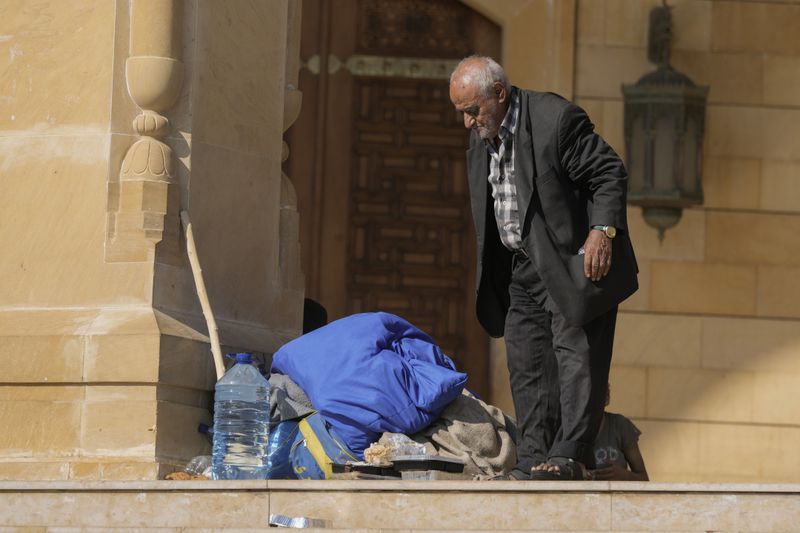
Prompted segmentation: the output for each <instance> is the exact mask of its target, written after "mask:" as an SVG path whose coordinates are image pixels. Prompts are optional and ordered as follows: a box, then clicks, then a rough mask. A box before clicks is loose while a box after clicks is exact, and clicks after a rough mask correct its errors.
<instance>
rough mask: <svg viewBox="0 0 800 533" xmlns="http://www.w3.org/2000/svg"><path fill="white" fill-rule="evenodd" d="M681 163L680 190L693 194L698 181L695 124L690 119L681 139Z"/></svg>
mask: <svg viewBox="0 0 800 533" xmlns="http://www.w3.org/2000/svg"><path fill="white" fill-rule="evenodd" d="M681 144H682V145H683V147H682V154H681V155H682V158H681V159H682V161H681V190H682V191H683V192H686V193H689V194H694V193H696V192H697V184H698V181H699V180H698V179H697V178H696V176H695V172H696V169H697V124H696V123H695V120H694V119H692V118H690V119H689V120H688V121H687V124H686V133H685V135H684V137H683V142H682V143H681Z"/></svg>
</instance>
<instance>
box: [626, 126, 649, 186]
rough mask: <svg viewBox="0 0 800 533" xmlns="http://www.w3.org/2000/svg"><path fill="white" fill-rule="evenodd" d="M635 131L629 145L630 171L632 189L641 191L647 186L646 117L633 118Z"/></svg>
mask: <svg viewBox="0 0 800 533" xmlns="http://www.w3.org/2000/svg"><path fill="white" fill-rule="evenodd" d="M632 129H633V132H632V134H631V138H630V146H629V147H628V166H629V171H630V178H629V179H630V189H631V190H632V191H637V192H638V191H641V190H643V189H645V188H647V184H646V183H645V166H644V164H645V139H646V135H645V131H644V117H642V115H637V117H636V118H635V119H634V120H633V125H632Z"/></svg>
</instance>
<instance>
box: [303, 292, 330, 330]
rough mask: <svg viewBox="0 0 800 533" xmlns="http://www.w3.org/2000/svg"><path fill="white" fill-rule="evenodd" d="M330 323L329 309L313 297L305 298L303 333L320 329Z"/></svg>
mask: <svg viewBox="0 0 800 533" xmlns="http://www.w3.org/2000/svg"><path fill="white" fill-rule="evenodd" d="M327 323H328V311H326V310H325V308H324V307H322V304H321V303H319V302H318V301H316V300H312V299H311V298H306V299H305V300H303V334H304V335H305V334H306V333H308V332H310V331H314V330H315V329H319V328H321V327H322V326H324V325H326V324H327Z"/></svg>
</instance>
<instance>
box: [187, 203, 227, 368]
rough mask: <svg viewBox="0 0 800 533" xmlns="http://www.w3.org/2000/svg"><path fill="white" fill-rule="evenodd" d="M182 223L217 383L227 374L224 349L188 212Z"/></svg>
mask: <svg viewBox="0 0 800 533" xmlns="http://www.w3.org/2000/svg"><path fill="white" fill-rule="evenodd" d="M181 222H182V223H183V231H184V232H185V233H186V253H187V255H188V256H189V264H190V265H191V266H192V275H193V276H194V284H195V286H196V287H197V297H198V298H199V299H200V307H201V308H202V309H203V316H204V317H205V318H206V324H207V326H208V338H209V340H210V342H211V354H212V355H213V356H214V367H215V368H216V370H217V381H219V379H220V378H221V377H222V376H223V374H225V363H224V362H223V360H222V349H221V348H220V345H219V334H218V332H217V322H216V321H215V320H214V313H212V312H211V302H209V301H208V293H206V284H205V283H204V282H203V269H202V268H200V261H199V260H198V259H197V248H196V247H195V245H194V233H192V223H191V222H190V221H189V213H188V212H186V211H181Z"/></svg>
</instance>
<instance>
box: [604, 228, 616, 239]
mask: <svg viewBox="0 0 800 533" xmlns="http://www.w3.org/2000/svg"><path fill="white" fill-rule="evenodd" d="M616 236H617V228H615V227H614V226H606V237H608V238H609V239H613V238H614V237H616Z"/></svg>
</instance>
